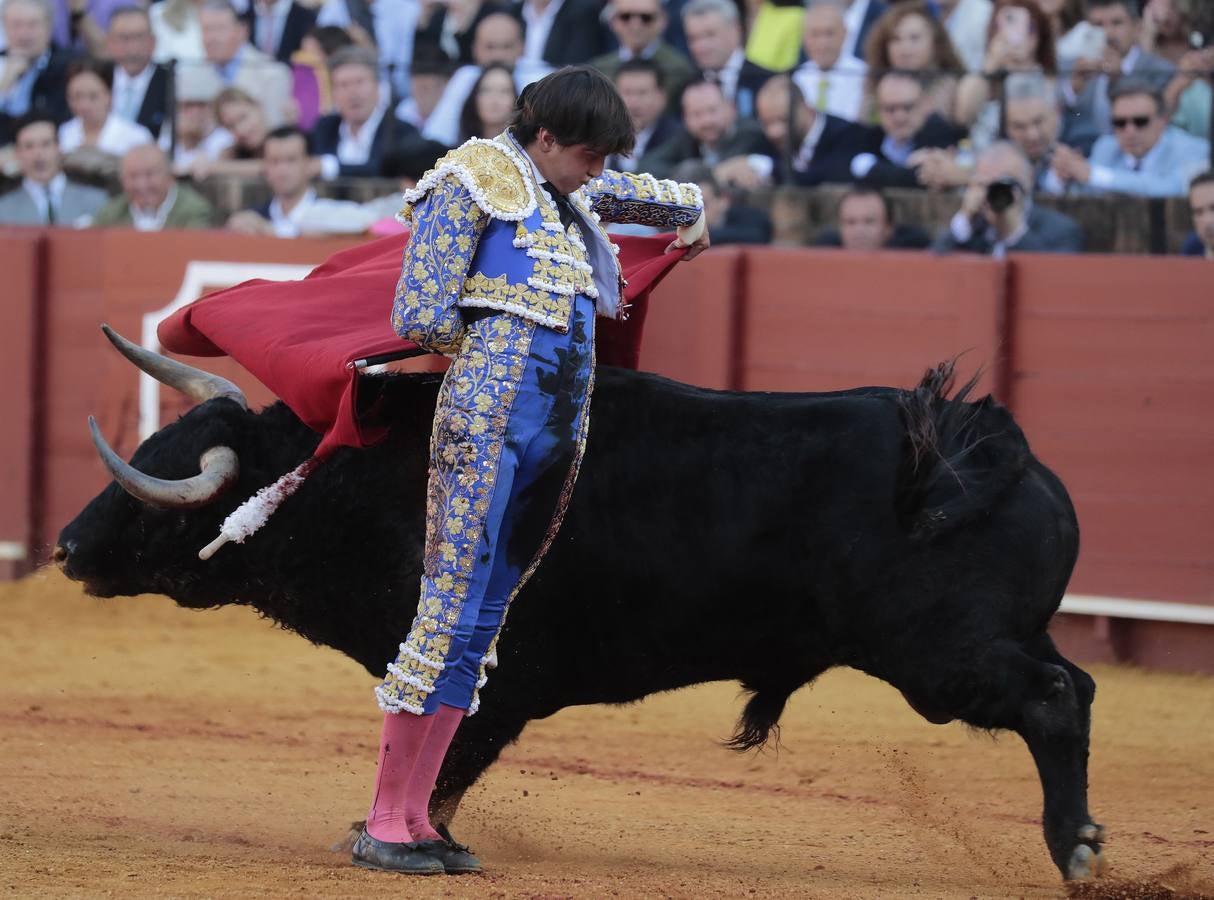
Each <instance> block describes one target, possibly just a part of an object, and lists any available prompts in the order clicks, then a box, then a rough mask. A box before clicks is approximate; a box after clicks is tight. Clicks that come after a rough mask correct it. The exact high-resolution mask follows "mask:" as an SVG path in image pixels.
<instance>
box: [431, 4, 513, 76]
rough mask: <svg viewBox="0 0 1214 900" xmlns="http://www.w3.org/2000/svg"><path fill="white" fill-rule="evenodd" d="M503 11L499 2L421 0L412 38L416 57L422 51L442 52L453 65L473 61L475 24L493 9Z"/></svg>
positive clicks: (440, 53)
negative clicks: (496, 4)
mask: <svg viewBox="0 0 1214 900" xmlns="http://www.w3.org/2000/svg"><path fill="white" fill-rule="evenodd" d="M500 11H501V7H500V6H494V5H493V4H489V3H484V2H482V0H426V2H423V3H422V4H421V10H420V12H419V14H418V20H417V33H416V34H415V35H414V38H413V56H414V60H416V59H417V57H418V54H419V53H421V54H422V55H424V56H425V57H426V58H427V59H430V58H433V54H439V55H440V56H441V57H442V58H443V59H445V60H446V61H447V62H449V63H451V64H452V68H455V67H458V66H470V65H473V64H474V60H473V58H472V39H473V35H474V34H476V26H477V25H479V24H480V21H481V19H483V18H484V17H485V16H487V15H489V14H490V13H491V12H500Z"/></svg>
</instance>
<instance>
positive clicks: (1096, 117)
mask: <svg viewBox="0 0 1214 900" xmlns="http://www.w3.org/2000/svg"><path fill="white" fill-rule="evenodd" d="M1085 11H1086V17H1087V23H1088V25H1090V26H1092V27H1094V28H1098V29H1100V31H1101V33H1102V34H1103V37H1104V49H1103V52H1102V53H1101V54H1100V55H1099V56H1096V55H1095V54H1092V55H1089V56H1085V57H1082V58H1079V59H1076V60H1075V61H1074V62H1073V63H1072V65H1071V73H1070V78H1063V79H1062V93H1063V98H1064V99H1065V101H1066V107H1065V109H1064V116H1063V123H1064V124H1063V132H1062V140H1063V141H1064V142H1065V143H1067V144H1070V145H1071V146H1072V147H1078V148H1079V149H1080V150H1082V151H1083V152H1084V153H1087V152H1088V150H1090V149H1091V147H1092V145H1093V144H1094V143H1095V142H1096V139H1097V138H1098V137H1100V136H1101V135H1106V134H1111V133H1112V130H1113V128H1112V104H1111V96H1110V89H1111V88H1112V87H1113V86H1114V85H1115V84H1116V83H1117V82H1118V81H1119V80H1120V79H1121V78H1123V77H1125V76H1129V75H1133V76H1135V77H1136V78H1137V79H1139V80H1142V81H1146V82H1147V84H1149V85H1150V86H1151V87H1152V88H1153V89H1155V90H1159V91H1162V90H1163V89H1164V88H1166V87H1167V85H1168V82H1170V81H1171V80H1172V76H1173V75H1175V74H1176V67H1175V66H1174V65H1172V64H1171V63H1170V62H1168V61H1167V60H1166V59H1163V58H1162V57H1159V56H1155V55H1154V54H1152V53H1148V52H1146V51H1145V50H1143V49H1142V47H1141V46H1140V45H1139V43H1138V38H1139V34H1140V31H1141V28H1142V23H1141V20H1140V19H1139V18H1138V5H1137V2H1136V0H1086V3H1085Z"/></svg>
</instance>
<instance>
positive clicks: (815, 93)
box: [792, 56, 868, 122]
mask: <svg viewBox="0 0 1214 900" xmlns="http://www.w3.org/2000/svg"><path fill="white" fill-rule="evenodd" d="M867 72H868V64H867V63H866V62H864V60H861V59H857V58H856V57H854V56H840V57H839V59H838V60H837V61H836V62H835V65H834V67H833V68H831V69H829V70H828V71H826V72H823V71H822V70H821V69H819V68H818V64H817V63H815V62H814V61H813V60H812V59H811V60H807V61H806V62H805V63H803V64H802V65H800V66H798V67H797V69H796V70H795V71H794V72H793V74H792V80H793V83H794V84H795V85H796V86H797V87H799V88H800V89H801V93H802V95H804V97H805V102H806V103H808V104H809V105H810V106H812V107H813V108H814V109H816V110H819V111H820V112H826V113H830V114H831V115H832V116H838V117H839V118H840V119H847V121H849V122H855V121H856V120H857V119H859V117H860V105H861V104H862V103H863V102H864V76H865V74H866V73H867ZM823 82H825V84H823ZM823 95H825V99H824V102H822V103H821V104H820V103H819V102H818V101H819V99H822V98H823Z"/></svg>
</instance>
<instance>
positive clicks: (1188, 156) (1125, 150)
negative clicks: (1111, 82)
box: [1052, 78, 1210, 197]
mask: <svg viewBox="0 0 1214 900" xmlns="http://www.w3.org/2000/svg"><path fill="white" fill-rule="evenodd" d="M1112 101H1113V134H1112V135H1107V134H1106V135H1103V136H1101V137H1100V138H1099V139H1098V140H1097V141H1096V143H1095V145H1094V146H1093V147H1092V153H1091V156H1090V157H1088V158H1087V159H1084V157H1083V156H1082V155H1081V154H1080V153H1079V152H1078V151H1076V150H1072V149H1071V148H1070V147H1065V146H1059V147H1058V149H1057V150H1055V151H1054V159H1053V164H1052V167H1053V172H1054V174H1055V175H1056V176H1057V177H1058V179H1059V180H1060V181H1061V182H1062V183H1063V184H1064V185H1068V186H1070V185H1074V186H1075V188H1076V189H1077V190H1078V191H1079V192H1080V193H1085V194H1102V193H1105V192H1109V191H1117V192H1119V193H1122V194H1137V195H1138V196H1142V197H1183V196H1184V195H1185V192H1186V191H1187V190H1188V188H1189V182H1190V181H1191V180H1192V179H1193V177H1194V176H1195V175H1196V174H1197V173H1199V172H1201V171H1203V170H1204V169H1205V168H1206V167H1207V166H1208V165H1209V162H1210V143H1209V141H1203V140H1202V139H1201V138H1198V137H1193V135H1191V134H1189V133H1187V132H1184V131H1181V130H1180V129H1179V128H1174V127H1172V126H1170V125H1169V124H1168V116H1167V110H1166V109H1165V107H1164V103H1163V95H1162V94H1160V93H1159V91H1158V90H1157V89H1156V88H1155V87H1154V86H1153V85H1152V84H1151V83H1150V82H1147V81H1139V80H1137V79H1132V78H1123V79H1121V80H1120V81H1119V82H1118V83H1117V86H1116V87H1115V88H1113V91H1112Z"/></svg>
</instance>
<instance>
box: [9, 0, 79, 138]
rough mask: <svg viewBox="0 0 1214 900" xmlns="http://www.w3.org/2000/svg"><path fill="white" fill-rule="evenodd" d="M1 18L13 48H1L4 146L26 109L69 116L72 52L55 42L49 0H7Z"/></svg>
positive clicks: (57, 116) (61, 119) (60, 119)
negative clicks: (68, 86) (57, 49)
mask: <svg viewBox="0 0 1214 900" xmlns="http://www.w3.org/2000/svg"><path fill="white" fill-rule="evenodd" d="M0 21H3V23H4V32H5V34H6V35H7V37H8V47H7V48H6V49H5V50H4V52H3V53H0V147H2V146H4V145H6V144H9V143H11V142H12V139H13V130H12V129H13V125H14V123H15V122H16V121H17V119H19V118H21V117H22V116H24V115H25V114H26V113H30V112H39V113H47V114H48V115H50V116H51V117H52V118H54V120H55V121H56V122H64V121H66V120H67V118H68V108H67V64H68V61H69V60H70V58H71V56H70V54H67V53H61V52H58V51H56V50H54V49H52V47H51V8H50V5H49V2H48V0H4V6H3V7H2V8H0Z"/></svg>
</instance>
